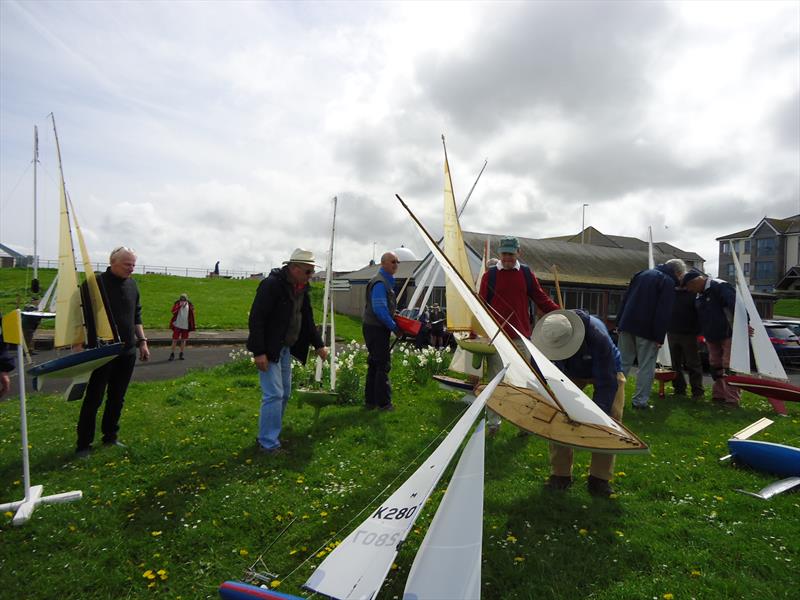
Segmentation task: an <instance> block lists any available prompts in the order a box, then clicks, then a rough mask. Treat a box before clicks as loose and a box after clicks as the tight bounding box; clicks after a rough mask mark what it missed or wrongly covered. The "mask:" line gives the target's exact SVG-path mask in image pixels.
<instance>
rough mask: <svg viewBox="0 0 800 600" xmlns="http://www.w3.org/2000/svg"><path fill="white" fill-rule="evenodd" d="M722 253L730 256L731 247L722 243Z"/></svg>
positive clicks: (726, 243)
mask: <svg viewBox="0 0 800 600" xmlns="http://www.w3.org/2000/svg"><path fill="white" fill-rule="evenodd" d="M722 253H723V254H730V253H731V247H730V244H729V243H728V242H722Z"/></svg>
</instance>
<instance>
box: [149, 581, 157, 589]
mask: <svg viewBox="0 0 800 600" xmlns="http://www.w3.org/2000/svg"><path fill="white" fill-rule="evenodd" d="M147 587H148V588H154V587H156V582H155V581H151V582H150V583H148V584H147Z"/></svg>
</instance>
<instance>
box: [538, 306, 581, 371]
mask: <svg viewBox="0 0 800 600" xmlns="http://www.w3.org/2000/svg"><path fill="white" fill-rule="evenodd" d="M585 335H586V328H585V327H584V326H583V320H582V319H581V318H580V317H579V316H578V315H576V314H575V313H574V312H572V311H571V310H554V311H552V312H549V313H547V314H546V315H545V316H544V317H542V318H541V319H539V321H538V322H537V323H536V327H534V328H533V343H534V345H535V346H536V347H537V348H538V349H539V350H540V351H541V352H542V354H544V355H545V356H546V357H547V358H549V359H550V360H564V359H565V358H569V357H570V356H572V355H573V354H575V353H576V352H577V351H578V350H579V349H580V347H581V344H582V343H583V338H584V336H585Z"/></svg>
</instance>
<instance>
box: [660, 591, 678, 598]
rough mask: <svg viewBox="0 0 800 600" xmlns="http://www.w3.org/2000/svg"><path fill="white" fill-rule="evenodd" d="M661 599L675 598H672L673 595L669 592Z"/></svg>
mask: <svg viewBox="0 0 800 600" xmlns="http://www.w3.org/2000/svg"><path fill="white" fill-rule="evenodd" d="M661 597H662V598H663V599H664V600H672V599H673V598H675V596H673V595H672V594H670V593H669V592H667V593H666V594H664V595H663V596H661Z"/></svg>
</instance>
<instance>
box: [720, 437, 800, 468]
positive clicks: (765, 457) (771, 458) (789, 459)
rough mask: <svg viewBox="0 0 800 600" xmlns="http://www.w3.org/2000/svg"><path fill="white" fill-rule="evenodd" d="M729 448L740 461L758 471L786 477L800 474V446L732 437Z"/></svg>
mask: <svg viewBox="0 0 800 600" xmlns="http://www.w3.org/2000/svg"><path fill="white" fill-rule="evenodd" d="M728 450H729V451H730V453H731V455H733V457H734V459H736V460H737V461H738V462H741V463H744V464H746V465H747V466H749V467H751V468H753V469H756V470H758V471H765V472H767V473H775V474H777V475H782V476H784V477H792V476H798V475H800V448H796V447H794V446H784V445H783V444H773V443H772V442H760V441H758V440H736V439H730V440H728Z"/></svg>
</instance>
